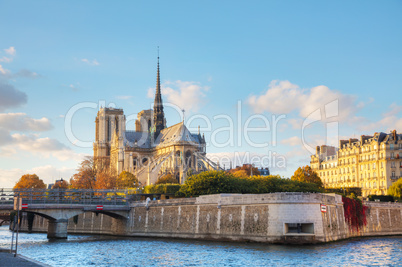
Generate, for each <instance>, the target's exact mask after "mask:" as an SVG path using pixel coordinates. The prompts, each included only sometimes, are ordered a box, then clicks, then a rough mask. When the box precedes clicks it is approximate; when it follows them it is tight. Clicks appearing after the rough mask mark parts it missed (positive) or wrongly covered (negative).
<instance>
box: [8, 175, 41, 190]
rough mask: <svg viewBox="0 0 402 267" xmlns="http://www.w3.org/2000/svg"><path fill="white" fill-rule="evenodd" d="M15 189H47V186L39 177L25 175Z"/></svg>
mask: <svg viewBox="0 0 402 267" xmlns="http://www.w3.org/2000/svg"><path fill="white" fill-rule="evenodd" d="M14 189H46V185H45V183H44V182H43V180H41V179H39V177H38V175H36V174H24V175H23V176H21V178H20V179H19V180H18V182H17V183H16V184H15V186H14Z"/></svg>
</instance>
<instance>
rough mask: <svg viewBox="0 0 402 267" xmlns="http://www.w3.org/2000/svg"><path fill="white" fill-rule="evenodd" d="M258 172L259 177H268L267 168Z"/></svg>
mask: <svg viewBox="0 0 402 267" xmlns="http://www.w3.org/2000/svg"><path fill="white" fill-rule="evenodd" d="M258 171H259V172H260V175H261V176H268V175H269V169H268V168H262V169H258Z"/></svg>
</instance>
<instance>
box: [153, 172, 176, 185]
mask: <svg viewBox="0 0 402 267" xmlns="http://www.w3.org/2000/svg"><path fill="white" fill-rule="evenodd" d="M178 183H179V182H178V181H177V179H176V178H175V177H173V175H172V174H171V173H167V174H165V175H163V176H162V177H161V178H159V179H158V181H156V183H155V184H178Z"/></svg>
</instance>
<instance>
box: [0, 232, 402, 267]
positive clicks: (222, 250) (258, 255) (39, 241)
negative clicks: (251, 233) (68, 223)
mask: <svg viewBox="0 0 402 267" xmlns="http://www.w3.org/2000/svg"><path fill="white" fill-rule="evenodd" d="M10 241H11V232H10V231H8V226H2V227H0V248H9V247H10ZM18 241H19V242H18V253H19V254H22V255H24V256H27V257H29V258H31V259H35V260H37V261H40V262H43V263H46V264H49V265H51V266H245V265H246V266H272V265H279V266H373V265H380V266H402V237H401V236H394V237H376V238H359V239H350V240H345V241H340V242H333V243H328V244H322V245H308V246H285V245H270V244H256V243H232V242H210V241H193V240H171V239H151V238H122V237H109V236H89V235H88V236H87V235H69V237H68V239H67V240H61V241H60V240H57V241H48V240H47V238H46V234H27V233H20V234H19V239H18ZM0 266H1V262H0Z"/></svg>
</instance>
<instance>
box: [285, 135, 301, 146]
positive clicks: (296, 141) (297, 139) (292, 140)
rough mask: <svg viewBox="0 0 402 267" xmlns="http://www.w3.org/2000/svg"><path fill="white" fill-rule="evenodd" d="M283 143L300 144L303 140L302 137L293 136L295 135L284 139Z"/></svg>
mask: <svg viewBox="0 0 402 267" xmlns="http://www.w3.org/2000/svg"><path fill="white" fill-rule="evenodd" d="M281 144H284V145H289V146H300V145H301V144H302V141H301V139H300V137H298V136H293V137H290V138H287V139H284V140H282V141H281Z"/></svg>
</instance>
